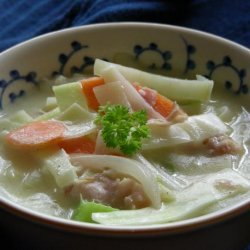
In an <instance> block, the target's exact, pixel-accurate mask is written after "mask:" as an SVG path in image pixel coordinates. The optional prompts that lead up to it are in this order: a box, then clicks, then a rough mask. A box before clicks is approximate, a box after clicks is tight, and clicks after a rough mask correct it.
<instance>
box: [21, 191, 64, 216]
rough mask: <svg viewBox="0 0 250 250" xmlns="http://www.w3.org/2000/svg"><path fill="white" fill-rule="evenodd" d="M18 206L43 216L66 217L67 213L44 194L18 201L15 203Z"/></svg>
mask: <svg viewBox="0 0 250 250" xmlns="http://www.w3.org/2000/svg"><path fill="white" fill-rule="evenodd" d="M17 202H18V203H19V204H20V205H22V206H25V207H27V208H29V209H32V210H34V211H37V212H41V211H42V212H43V213H45V214H49V215H53V216H57V217H63V218H66V217H67V213H66V212H65V211H64V210H63V208H61V207H60V206H59V205H58V204H57V203H55V202H54V201H53V200H52V199H51V198H50V197H49V196H48V195H46V194H44V193H37V194H34V195H31V196H29V197H26V198H25V199H19V200H18V201H17Z"/></svg>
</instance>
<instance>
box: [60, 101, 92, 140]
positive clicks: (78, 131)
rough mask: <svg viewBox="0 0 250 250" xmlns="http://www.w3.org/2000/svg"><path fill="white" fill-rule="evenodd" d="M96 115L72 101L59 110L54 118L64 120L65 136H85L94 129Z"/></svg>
mask: <svg viewBox="0 0 250 250" xmlns="http://www.w3.org/2000/svg"><path fill="white" fill-rule="evenodd" d="M95 117H96V115H94V114H93V113H90V112H88V111H87V110H86V109H84V108H82V107H81V106H80V105H79V104H77V103H73V104H72V105H71V106H70V107H69V108H67V109H65V110H64V111H63V112H61V113H60V114H59V115H58V116H57V117H56V118H57V119H58V120H61V121H63V122H64V124H65V126H66V127H67V130H66V131H65V133H64V137H65V138H74V137H80V136H85V135H88V134H91V133H93V132H94V131H95V130H96V125H95V124H94V119H95Z"/></svg>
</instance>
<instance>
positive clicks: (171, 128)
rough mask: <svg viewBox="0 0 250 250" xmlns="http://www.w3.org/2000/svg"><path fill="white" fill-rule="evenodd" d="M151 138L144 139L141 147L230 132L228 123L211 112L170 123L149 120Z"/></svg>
mask: <svg viewBox="0 0 250 250" xmlns="http://www.w3.org/2000/svg"><path fill="white" fill-rule="evenodd" d="M148 125H149V126H150V130H151V138H150V139H148V140H145V141H144V143H143V146H142V148H143V149H153V148H161V147H174V146H176V145H180V144H184V143H189V142H195V143H200V142H201V141H203V140H204V139H206V138H209V137H212V136H215V135H218V134H225V133H229V132H230V128H229V126H228V125H226V124H225V123H223V122H222V121H221V119H220V118H219V117H217V116H216V115H214V114H212V113H208V114H202V115H196V116H189V117H188V118H187V119H186V120H185V121H184V122H180V123H175V124H172V125H169V124H166V123H162V124H161V123H154V121H149V122H148Z"/></svg>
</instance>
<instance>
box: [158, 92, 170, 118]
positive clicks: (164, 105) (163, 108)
mask: <svg viewBox="0 0 250 250" xmlns="http://www.w3.org/2000/svg"><path fill="white" fill-rule="evenodd" d="M153 108H154V109H155V110H156V111H157V112H158V113H160V114H161V115H162V116H163V117H167V116H168V115H169V114H170V113H171V111H172V110H173V108H174V102H172V101H171V100H169V99H168V98H166V97H165V96H162V95H160V94H157V96H156V102H155V104H154V105H153Z"/></svg>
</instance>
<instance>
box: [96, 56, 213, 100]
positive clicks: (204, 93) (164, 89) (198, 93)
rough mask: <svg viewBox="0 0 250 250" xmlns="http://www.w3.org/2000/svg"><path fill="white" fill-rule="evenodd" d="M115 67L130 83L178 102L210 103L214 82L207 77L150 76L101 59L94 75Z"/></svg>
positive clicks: (97, 63)
mask: <svg viewBox="0 0 250 250" xmlns="http://www.w3.org/2000/svg"><path fill="white" fill-rule="evenodd" d="M110 66H113V67H115V68H117V69H118V70H119V72H121V74H122V75H123V76H124V77H125V78H126V79H127V80H128V81H130V82H138V83H140V84H141V85H142V86H146V87H149V88H152V89H155V90H157V91H158V92H159V93H160V94H162V95H164V96H166V97H168V98H169V99H172V100H175V101H177V102H183V101H184V102H186V101H195V100H196V101H208V100H209V99H210V96H211V93H212V89H213V85H214V82H213V81H212V80H208V79H206V78H205V77H202V76H197V80H184V79H177V78H171V77H166V76H160V75H155V74H150V73H147V72H144V71H141V70H137V69H133V68H129V67H125V66H121V65H118V64H114V63H109V62H106V61H103V60H100V59H96V60H95V64H94V74H95V75H102V72H103V70H104V69H107V68H108V67H110Z"/></svg>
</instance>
